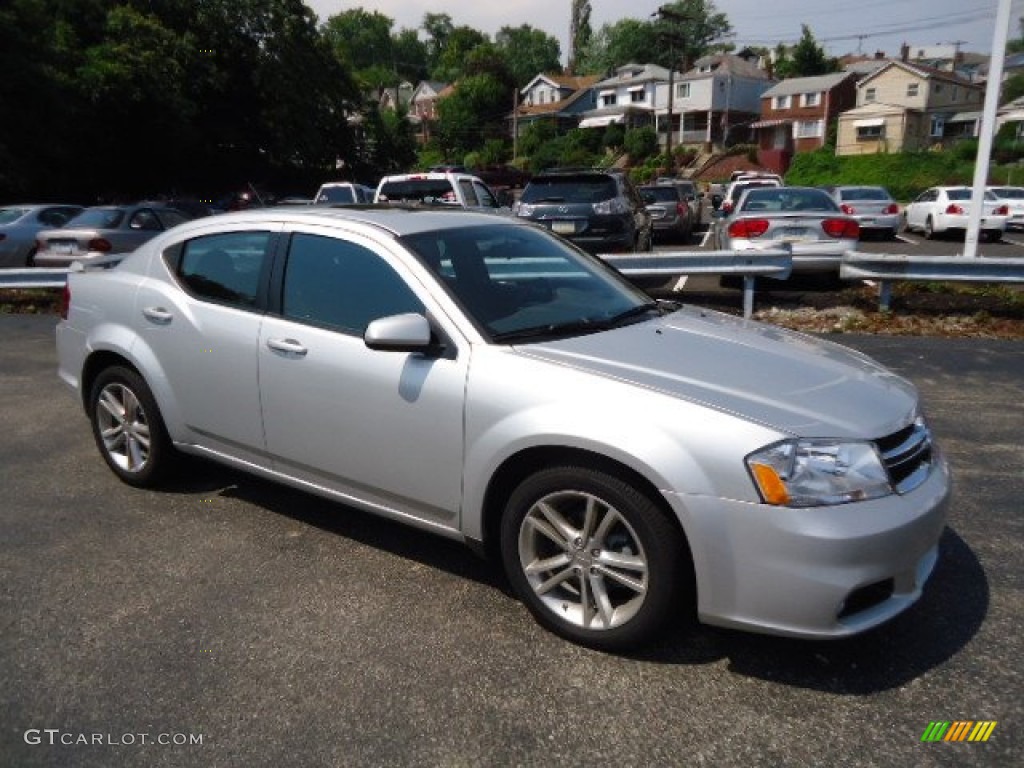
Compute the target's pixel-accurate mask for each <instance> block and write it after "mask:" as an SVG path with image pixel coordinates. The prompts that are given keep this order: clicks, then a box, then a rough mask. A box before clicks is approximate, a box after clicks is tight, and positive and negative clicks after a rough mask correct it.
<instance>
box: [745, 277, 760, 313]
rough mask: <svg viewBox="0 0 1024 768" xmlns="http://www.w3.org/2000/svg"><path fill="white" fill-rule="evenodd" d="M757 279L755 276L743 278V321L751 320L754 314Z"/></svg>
mask: <svg viewBox="0 0 1024 768" xmlns="http://www.w3.org/2000/svg"><path fill="white" fill-rule="evenodd" d="M756 282H757V278H756V277H754V276H753V275H744V276H743V319H744V320H749V319H750V316H751V315H753V314H754V284H755V283H756Z"/></svg>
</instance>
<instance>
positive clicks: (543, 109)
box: [518, 77, 597, 117]
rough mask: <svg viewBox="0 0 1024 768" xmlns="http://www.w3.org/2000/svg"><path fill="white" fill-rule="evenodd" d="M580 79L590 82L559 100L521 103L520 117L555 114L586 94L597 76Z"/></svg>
mask: <svg viewBox="0 0 1024 768" xmlns="http://www.w3.org/2000/svg"><path fill="white" fill-rule="evenodd" d="M580 79H581V80H588V79H589V80H591V81H592V82H590V83H589V84H588V85H585V86H583V87H581V88H579V89H578V90H576V91H573V92H572V93H571V94H569V95H568V96H566V97H565V98H564V99H560V100H559V101H552V102H548V103H547V104H530V105H525V104H523V105H520V107H519V109H518V114H519V116H520V117H536V116H538V115H553V114H557V113H559V112H561V111H562V110H563V109H565V108H566V107H569V106H572V105H573V104H575V103H576V102H577V101H579V100H580V99H581V98H583V97H584V96H585V95H586V94H587V92H588V91H589V90H590V86H591V85H593V84H594V83H595V82H597V78H596V77H590V78H580Z"/></svg>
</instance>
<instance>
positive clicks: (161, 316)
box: [142, 307, 174, 325]
mask: <svg viewBox="0 0 1024 768" xmlns="http://www.w3.org/2000/svg"><path fill="white" fill-rule="evenodd" d="M142 314H143V315H145V317H146V319H147V320H150V321H151V322H154V323H156V324H157V325H167V324H168V323H170V322H171V320H173V319H174V315H172V314H171V313H170V312H168V311H167V310H166V309H164V308H163V307H146V308H145V309H143V310H142Z"/></svg>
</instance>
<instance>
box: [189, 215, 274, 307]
mask: <svg viewBox="0 0 1024 768" xmlns="http://www.w3.org/2000/svg"><path fill="white" fill-rule="evenodd" d="M269 243H270V233H269V232H232V233H229V234H223V235H211V236H209V237H200V238H197V239H195V240H190V241H189V242H188V243H186V244H185V248H184V251H183V252H182V256H181V265H180V267H179V269H178V275H179V277H180V278H181V281H182V282H183V283H184V284H185V285H186V286H187V287H188V288H189V290H190V291H192V293H194V294H195V295H197V296H199V297H200V298H204V299H210V300H212V301H217V302H221V303H225V304H235V305H238V306H241V307H252V306H254V305H255V304H256V296H257V294H258V292H259V284H260V275H261V274H262V273H263V270H264V268H265V265H266V263H267V250H268V249H267V246H268V245H269Z"/></svg>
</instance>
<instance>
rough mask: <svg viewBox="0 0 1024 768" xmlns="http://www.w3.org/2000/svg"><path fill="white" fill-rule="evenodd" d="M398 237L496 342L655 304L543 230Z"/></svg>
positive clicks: (573, 331) (618, 317)
mask: <svg viewBox="0 0 1024 768" xmlns="http://www.w3.org/2000/svg"><path fill="white" fill-rule="evenodd" d="M401 240H402V242H403V243H404V244H405V245H406V246H407V247H408V248H409V249H410V250H412V251H413V252H414V253H415V254H416V255H417V256H418V257H419V259H420V260H421V261H422V262H423V263H424V264H425V265H426V266H427V267H429V268H430V269H431V270H432V271H433V272H434V273H435V274H437V275H438V277H439V282H440V283H441V284H442V285H443V286H445V288H446V290H447V291H448V292H449V293H450V294H451V295H452V296H453V297H454V298H455V299H456V301H458V303H459V304H460V305H461V306H462V307H463V309H464V310H465V311H466V313H467V314H468V315H469V316H470V317H471V318H472V319H473V320H474V321H475V323H476V325H477V327H478V328H480V329H481V331H482V332H483V333H484V334H485V335H486V336H487V337H488V338H490V339H491V340H492V341H494V342H497V343H512V342H522V341H541V340H544V339H550V338H558V337H565V336H574V335H579V334H584V333H593V332H597V331H601V330H606V329H608V328H610V327H613V326H615V325H618V324H621V323H623V322H625V321H626V320H627V318H628V319H629V321H631V322H632V321H635V320H639V319H643V318H644V316H645V314H646V313H648V312H650V313H651V314H653V313H655V312H658V311H661V310H660V309H659V308H658V306H657V305H653V304H652V302H651V299H650V297H648V296H647V295H646V294H644V293H642V292H641V291H639V290H638V289H637V288H635V287H633V286H632V285H631V284H630V283H628V282H627V281H625V280H624V279H623V278H622V277H621V276H619V274H618V273H617V272H615V271H614V270H612V269H611V268H609V267H607V266H606V265H604V264H602V263H601V262H600V261H598V260H597V259H596V258H594V257H591V256H588V255H586V254H584V253H581V252H580V251H578V250H577V249H575V248H573V247H572V246H571V245H568V244H567V243H565V242H564V241H562V240H561V239H560V238H557V237H555V236H553V235H550V234H548V233H547V232H546V231H545V230H541V229H535V228H533V227H519V226H513V225H493V226H486V227H464V228H455V229H444V230H439V231H436V232H425V233H417V234H414V235H406V236H405V237H403V238H401Z"/></svg>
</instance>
